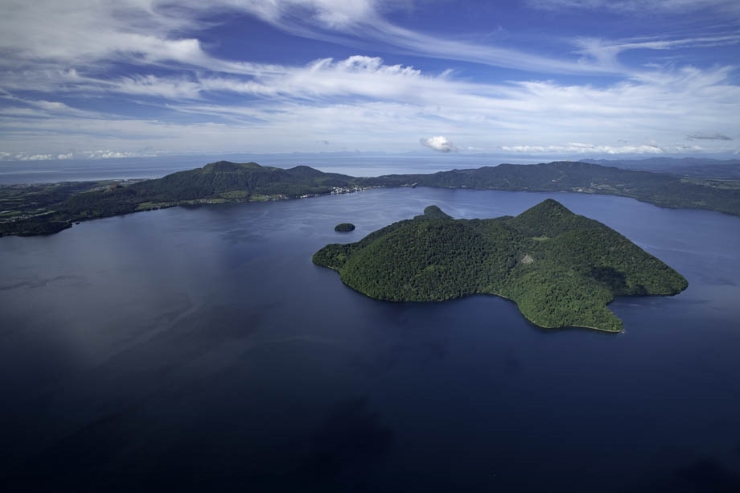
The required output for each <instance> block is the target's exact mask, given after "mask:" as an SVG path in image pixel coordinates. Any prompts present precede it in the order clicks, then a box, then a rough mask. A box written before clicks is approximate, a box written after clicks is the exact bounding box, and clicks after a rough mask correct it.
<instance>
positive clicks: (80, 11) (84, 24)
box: [0, 0, 740, 159]
mask: <svg viewBox="0 0 740 493" xmlns="http://www.w3.org/2000/svg"><path fill="white" fill-rule="evenodd" d="M555 3H556V2H553V3H552V7H554V6H555ZM565 3H567V2H565ZM565 3H563V2H561V4H562V5H561V7H565V6H566V5H565ZM571 3H573V2H571ZM575 3H578V2H575ZM581 3H583V2H581ZM592 3H593V5H592V6H591V7H588V8H597V7H599V6H601V7H603V8H608V7H604V5H605V4H604V3H603V2H592ZM721 3H722V2H716V4H717V6H716V8H719V5H720V4H721ZM663 4H667V3H666V2H663ZM712 5H714V3H713V4H712ZM573 7H577V8H586V6H585V5H581V6H577V5H575V6H573V5H571V7H568V8H573ZM398 8H403V5H401V3H395V2H385V1H381V0H358V1H357V2H345V1H343V0H248V1H247V0H244V1H235V0H213V1H212V2H202V1H196V0H179V1H175V0H120V1H118V2H113V1H101V0H68V1H67V2H58V1H56V0H36V1H34V2H27V1H25V2H22V1H18V0H8V1H7V2H6V3H5V5H4V8H3V16H2V17H0V150H2V152H5V153H9V155H17V156H26V157H29V158H30V156H51V157H52V158H55V159H59V157H58V156H67V155H69V154H70V153H69V152H68V149H69V148H70V147H71V146H70V141H71V140H74V141H75V142H78V143H76V144H74V147H76V148H84V149H86V150H87V151H85V152H87V154H86V153H85V152H83V151H80V152H78V153H76V154H75V155H76V156H89V157H100V158H103V157H115V156H130V155H135V154H136V155H138V154H140V151H139V149H142V148H150V147H151V148H155V149H158V150H160V151H162V152H169V151H174V150H181V151H198V150H201V151H202V150H208V151H213V152H220V151H229V152H241V151H254V152H270V151H274V150H276V149H280V150H282V151H294V150H295V151H299V150H320V149H321V146H325V144H322V143H323V142H325V141H328V142H332V146H333V147H335V146H336V148H343V147H344V148H347V149H362V150H370V149H373V148H378V149H388V150H398V151H405V150H409V149H411V148H418V146H419V144H418V142H419V135H425V136H429V135H444V136H445V137H444V139H445V142H447V143H449V146H447V145H446V144H445V143H444V142H443V141H441V140H439V141H434V140H431V139H422V143H424V141H428V142H427V144H425V145H428V146H429V147H431V148H433V149H436V150H444V149H448V150H452V149H454V148H455V146H453V145H452V144H451V142H450V141H454V142H455V143H457V144H459V145H460V148H459V149H462V150H464V149H469V148H470V149H482V148H486V149H490V148H498V149H503V148H506V149H508V151H507V152H527V153H568V152H570V153H574V154H580V153H585V152H588V153H598V152H601V153H606V154H610V153H622V152H626V153H654V152H658V151H655V149H659V150H661V152H663V151H664V152H673V150H675V149H677V148H678V147H680V146H681V145H682V142H683V144H685V143H686V142H685V141H686V138H687V136H689V137H691V136H697V135H699V136H700V135H709V136H712V135H713V133H711V132H710V133H708V134H698V133H696V129H713V128H714V127H713V126H712V125H711V124H710V123H711V122H715V121H722V122H726V123H724V125H725V127H726V128H725V127H723V132H726V133H729V134H731V135H735V134H740V127H738V125H740V123H738V121H737V118H736V117H735V116H734V113H735V111H736V105H737V101H738V100H740V89H739V88H738V85H737V84H736V83H735V82H733V80H734V79H733V76H734V75H733V74H734V73H735V72H734V70H735V67H734V66H731V65H728V64H724V65H723V64H715V65H713V66H710V67H702V68H700V67H696V66H691V65H687V64H684V65H681V64H680V63H671V64H643V65H639V66H637V65H632V66H629V67H627V66H624V64H623V61H622V59H621V58H622V57H620V55H622V54H623V53H625V52H627V51H638V50H642V51H647V52H661V51H666V50H679V49H682V48H687V47H690V48H708V47H713V46H727V45H732V44H737V43H738V42H740V35H738V34H736V33H734V32H733V33H724V34H723V33H719V34H717V33H715V34H711V35H709V34H708V35H702V36H696V35H692V36H688V35H687V36H685V37H680V36H677V35H675V34H671V35H666V36H664V37H656V36H654V37H650V38H648V37H642V38H634V37H632V38H629V37H625V38H622V39H595V38H588V37H578V36H571V37H568V38H567V39H564V40H560V42H562V44H563V46H564V47H565V48H564V49H562V50H558V51H555V52H554V53H555V54H547V55H545V54H542V53H539V52H536V51H532V50H531V49H528V48H523V47H522V46H521V45H517V44H516V43H508V44H505V43H503V42H501V41H500V40H498V39H491V40H481V38H477V39H478V41H476V42H473V41H471V40H470V39H471V38H468V39H463V38H461V37H450V36H448V35H439V34H434V33H433V32H422V31H419V30H414V29H410V28H407V27H402V26H401V25H399V24H397V23H394V22H391V21H390V20H389V19H391V18H393V19H397V18H398V17H388V16H387V15H386V13H387V12H388V11H389V10H392V9H398ZM686 8H688V7H686ZM713 8H714V7H713ZM234 13H236V14H244V15H247V16H250V17H251V18H253V19H258V20H259V21H260V22H265V23H267V24H269V25H270V26H273V27H275V28H277V29H278V30H279V31H281V32H285V33H291V34H293V35H296V36H303V37H307V38H312V39H316V40H322V41H325V42H336V43H340V44H342V45H343V46H344V45H345V44H346V43H350V45H351V46H354V47H356V48H357V53H360V54H359V55H355V56H346V55H342V56H341V57H336V56H335V57H331V56H320V57H315V58H312V59H306V60H304V61H303V62H301V61H296V60H295V59H292V60H291V61H290V62H286V61H274V60H273V61H255V60H254V59H249V58H241V59H240V58H236V56H237V55H234V52H233V51H232V52H219V50H218V49H217V46H215V44H214V43H209V42H208V41H204V40H203V39H201V33H202V32H203V31H204V30H207V29H209V28H212V27H214V26H215V25H216V22H225V21H223V19H227V18H229V15H228V14H234ZM291 39H294V38H291ZM364 48H367V49H368V50H370V49H372V50H374V51H377V50H379V49H383V50H386V51H388V52H390V53H392V54H393V58H394V60H395V62H394V63H386V62H384V61H383V59H381V58H380V57H377V56H363V55H361V53H364V52H365V51H364ZM237 51H238V50H237ZM218 53H229V55H228V56H227V55H224V54H221V55H219V54H218ZM409 55H412V56H414V58H413V59H414V60H415V62H414V65H412V64H411V63H397V61H398V60H399V59H401V60H402V59H404V58H405V57H407V56H409ZM429 58H435V59H437V60H444V62H443V63H441V62H434V64H433V66H434V68H433V69H432V70H430V69H429V68H428V67H427V68H426V69H422V68H419V65H418V63H419V60H427V59H429ZM624 58H627V57H624ZM458 62H466V63H467V62H472V63H474V64H477V65H476V66H478V65H479V66H484V67H485V70H486V76H485V77H481V78H471V77H469V74H464V73H461V72H460V71H458V70H457V67H459V63H458ZM489 66H492V67H496V70H492V69H489V68H488V67H489ZM500 68H511V69H516V70H517V72H516V74H517V75H516V76H512V75H511V72H508V71H503V70H499V69H500ZM500 73H505V74H506V75H499V74H500ZM559 74H568V75H569V77H568V78H562V79H561V78H559V77H558V75H559ZM591 74H597V75H599V76H600V79H598V83H594V82H593V80H596V79H590V78H589V77H588V76H589V75H591ZM110 102H114V104H108V105H106V104H105V103H110ZM532 135H536V136H537V141H536V142H533V140H532ZM717 135H724V134H717ZM619 140H622V141H625V142H624V143H620V142H618V141H619ZM690 140H691V139H690ZM696 140H702V141H703V142H702V146H704V147H705V148H704V149H696V147H695V146H693V147H692V146H689V147H691V148H693V149H694V150H695V151H697V152H699V151H701V152H704V151H707V152H709V151H718V150H722V151H723V152H724V151H727V150H728V149H729V150H730V151H732V150H733V149H731V148H730V147H729V146H731V145H732V144H730V141H727V140H723V139H714V138H712V139H709V138H697V139H696ZM653 141H654V142H657V143H659V144H655V145H654V144H651V142H653ZM80 142H84V144H79V143H80ZM573 142H583V144H572V143H573ZM629 143H637V144H629ZM434 146H437V147H434ZM684 147H686V146H684ZM96 149H112V150H110V151H104V152H103V151H101V152H98V151H96ZM522 149H526V150H522ZM462 150H461V152H463V151H462ZM132 153H133V154H132ZM54 156H56V157H54Z"/></svg>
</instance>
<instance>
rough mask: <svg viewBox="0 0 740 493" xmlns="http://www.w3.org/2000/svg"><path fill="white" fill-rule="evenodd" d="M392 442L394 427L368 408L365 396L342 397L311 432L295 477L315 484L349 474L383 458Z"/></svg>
mask: <svg viewBox="0 0 740 493" xmlns="http://www.w3.org/2000/svg"><path fill="white" fill-rule="evenodd" d="M392 442H393V431H392V430H391V429H390V428H388V427H387V426H385V425H384V424H383V423H382V422H381V419H380V416H379V415H378V413H376V412H374V411H372V410H370V409H369V408H368V402H367V399H365V398H352V399H347V400H344V401H342V402H340V403H339V404H337V405H336V406H334V408H333V409H332V410H331V411H330V412H329V415H328V416H327V418H326V420H325V421H324V423H323V425H322V426H321V428H319V429H318V430H317V431H316V432H315V433H314V434H313V436H312V438H311V441H310V444H309V449H308V457H307V458H306V460H305V462H304V463H303V464H302V465H301V466H300V468H299V470H298V471H297V473H296V476H297V479H300V480H301V481H305V482H307V483H309V484H312V485H317V484H320V483H326V482H331V481H333V480H336V479H338V476H342V477H347V476H348V475H349V476H350V477H351V476H352V475H354V473H356V472H359V471H362V470H363V469H365V468H367V467H368V466H370V465H372V464H373V463H375V462H377V461H380V460H382V459H383V458H384V457H385V456H386V455H387V454H388V452H389V450H390V448H391V445H392Z"/></svg>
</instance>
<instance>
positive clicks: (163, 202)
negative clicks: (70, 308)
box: [0, 161, 740, 236]
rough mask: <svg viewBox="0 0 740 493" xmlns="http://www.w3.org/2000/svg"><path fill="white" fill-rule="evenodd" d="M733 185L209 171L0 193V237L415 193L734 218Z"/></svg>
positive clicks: (560, 175)
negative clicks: (157, 212)
mask: <svg viewBox="0 0 740 493" xmlns="http://www.w3.org/2000/svg"><path fill="white" fill-rule="evenodd" d="M736 185H737V184H736V183H734V181H733V180H724V181H723V180H691V179H686V178H681V177H677V176H673V175H669V174H663V173H654V172H649V171H635V170H626V169H620V168H616V167H609V166H601V165H597V164H591V163H586V162H582V161H555V162H551V163H541V164H530V165H513V164H500V165H498V166H485V167H482V168H476V169H462V170H457V169H454V170H450V171H440V172H436V173H430V174H398V175H383V176H378V177H353V176H349V175H343V174H338V173H325V172H322V171H319V170H316V169H314V168H311V167H308V166H296V167H294V168H289V169H283V168H277V167H272V166H261V165H259V164H257V163H251V162H250V163H232V162H228V161H219V162H215V163H210V164H208V165H206V166H204V167H202V168H196V169H193V170H188V171H180V172H176V173H172V174H169V175H167V176H164V177H162V178H156V179H150V180H125V181H121V180H107V181H93V182H63V183H54V184H36V185H2V186H0V236H7V235H19V236H34V235H44V234H53V233H56V232H59V231H62V230H64V229H67V228H69V227H71V226H72V225H73V224H75V223H78V222H81V221H87V220H91V219H98V218H104V217H111V216H117V215H123V214H130V213H133V212H140V211H147V210H153V209H161V208H167V207H175V206H187V205H206V204H224V203H239V202H257V201H270V200H286V199H293V198H309V197H315V196H321V195H329V194H345V193H355V192H359V191H363V190H368V189H371V188H399V187H414V188H415V187H417V186H420V187H437V188H461V189H473V190H505V191H528V192H575V193H588V194H599V195H616V196H622V197H630V198H634V199H637V200H639V201H641V202H647V203H650V204H653V205H656V206H659V207H669V208H685V209H704V210H711V211H717V212H722V213H725V214H731V215H734V216H740V186H736Z"/></svg>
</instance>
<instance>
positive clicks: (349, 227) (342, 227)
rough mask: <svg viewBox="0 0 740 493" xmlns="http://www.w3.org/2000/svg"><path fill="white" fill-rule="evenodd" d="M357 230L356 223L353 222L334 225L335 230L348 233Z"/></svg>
mask: <svg viewBox="0 0 740 493" xmlns="http://www.w3.org/2000/svg"><path fill="white" fill-rule="evenodd" d="M354 230H355V225H354V224H352V223H339V224H337V225H336V226H334V231H337V232H339V233H348V232H350V231H354Z"/></svg>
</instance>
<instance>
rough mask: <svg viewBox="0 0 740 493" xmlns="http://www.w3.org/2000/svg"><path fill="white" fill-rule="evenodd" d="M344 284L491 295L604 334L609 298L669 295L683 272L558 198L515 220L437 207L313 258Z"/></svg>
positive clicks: (420, 295) (534, 316) (382, 294)
mask: <svg viewBox="0 0 740 493" xmlns="http://www.w3.org/2000/svg"><path fill="white" fill-rule="evenodd" d="M313 261H314V263H316V264H317V265H320V266H323V267H327V268H330V269H334V270H336V271H338V272H339V275H340V277H341V279H342V281H343V282H344V283H345V284H346V285H348V286H349V287H351V288H353V289H355V290H357V291H359V292H360V293H363V294H365V295H367V296H369V297H371V298H375V299H379V300H387V301H441V300H449V299H453V298H459V297H462V296H467V295H472V294H493V295H499V296H503V297H504V298H508V299H510V300H512V301H514V302H515V303H516V304H517V306H518V307H519V309H520V311H521V312H522V314H523V315H524V316H525V317H526V318H527V319H528V320H530V321H531V322H533V323H535V324H537V325H539V326H542V327H549V328H556V327H566V326H581V327H589V328H594V329H598V330H604V331H609V332H618V331H621V330H622V322H621V321H620V320H619V319H618V318H617V317H616V316H615V315H614V314H613V313H612V312H611V311H610V310H608V309H607V307H606V305H607V304H608V303H609V302H611V301H612V300H613V299H614V297H615V296H631V295H640V296H642V295H672V294H677V293H679V292H681V291H683V290H684V289H686V287H687V286H688V282H687V281H686V279H684V278H683V276H681V275H680V274H679V273H677V272H676V271H674V270H673V269H671V268H670V267H668V266H667V265H665V264H664V263H663V262H661V261H660V260H658V259H657V258H655V257H653V256H652V255H650V254H648V253H647V252H645V251H643V250H642V249H640V248H639V247H638V246H637V245H635V244H634V243H632V242H630V241H629V240H628V239H627V238H625V237H624V236H622V235H620V234H619V233H617V232H616V231H614V230H612V229H610V228H608V227H607V226H605V225H603V224H601V223H599V222H597V221H594V220H592V219H588V218H586V217H583V216H579V215H576V214H573V213H572V212H571V211H569V210H568V209H566V208H565V207H563V206H562V205H561V204H560V203H559V202H557V201H555V200H551V199H548V200H545V201H544V202H542V203H540V204H538V205H536V206H534V207H532V208H531V209H529V210H527V211H525V212H523V213H522V214H520V215H519V216H517V217H502V218H496V219H482V220H479V219H473V220H454V219H452V218H450V217H449V216H447V215H446V214H445V213H444V212H442V211H441V210H440V209H439V208H437V207H434V206H432V207H428V208H427V209H425V211H424V214H423V215H421V216H417V217H415V218H414V219H411V220H406V221H401V222H397V223H394V224H391V225H390V226H387V227H385V228H383V229H380V230H378V231H376V232H374V233H371V234H370V235H368V236H367V237H365V238H364V239H363V240H361V241H359V242H357V243H351V244H332V245H327V246H326V247H324V248H322V249H321V250H319V251H318V252H316V254H315V255H314V257H313Z"/></svg>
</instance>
